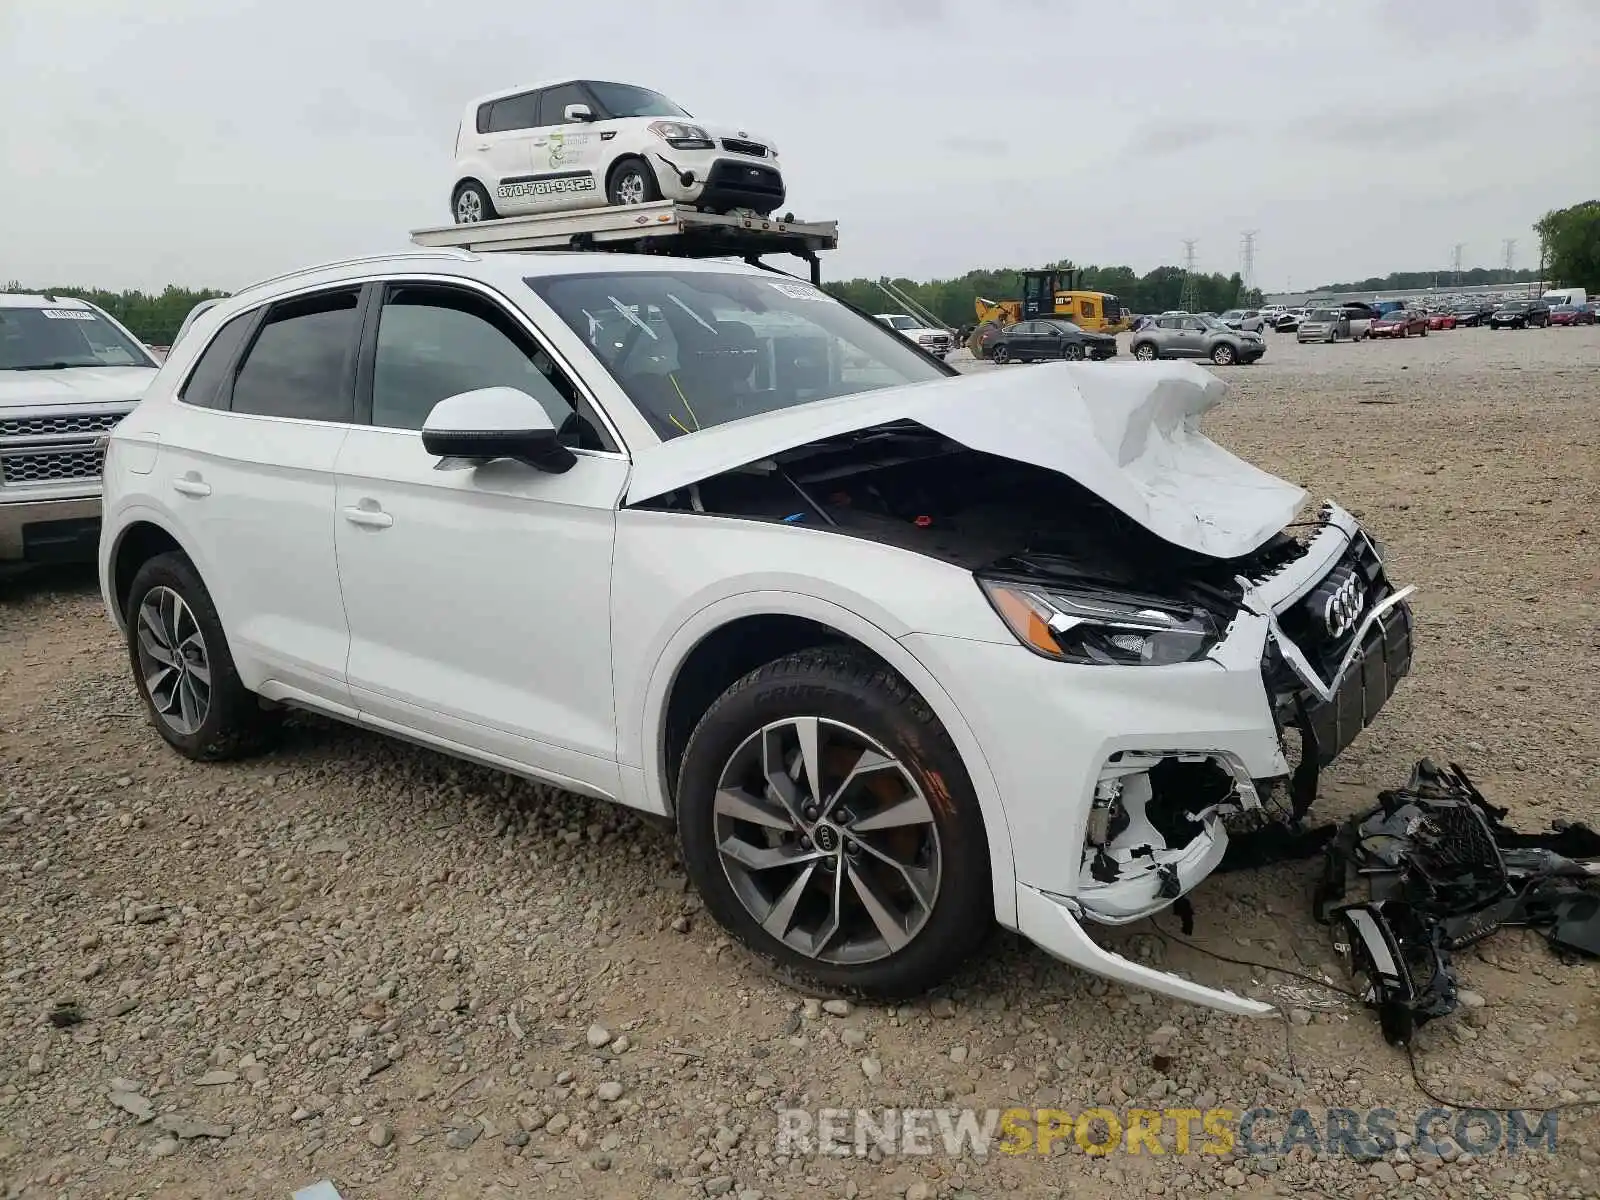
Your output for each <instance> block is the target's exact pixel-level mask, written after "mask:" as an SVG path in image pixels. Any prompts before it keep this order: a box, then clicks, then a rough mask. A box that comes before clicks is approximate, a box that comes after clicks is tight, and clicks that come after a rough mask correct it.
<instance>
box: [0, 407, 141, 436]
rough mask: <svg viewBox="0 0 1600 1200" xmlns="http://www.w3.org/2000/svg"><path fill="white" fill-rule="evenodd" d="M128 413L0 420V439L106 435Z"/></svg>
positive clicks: (68, 414)
mask: <svg viewBox="0 0 1600 1200" xmlns="http://www.w3.org/2000/svg"><path fill="white" fill-rule="evenodd" d="M126 415H127V414H126V413H63V414H62V415H60V416H57V417H7V418H4V419H0V438H22V437H40V436H42V435H46V434H52V433H106V432H109V431H110V430H112V429H115V428H116V425H117V422H118V421H120V420H122V418H123V417H124V416H126Z"/></svg>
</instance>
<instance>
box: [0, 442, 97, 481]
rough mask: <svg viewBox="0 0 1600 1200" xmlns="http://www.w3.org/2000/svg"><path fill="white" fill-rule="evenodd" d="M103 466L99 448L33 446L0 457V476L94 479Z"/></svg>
mask: <svg viewBox="0 0 1600 1200" xmlns="http://www.w3.org/2000/svg"><path fill="white" fill-rule="evenodd" d="M104 466H105V452H104V451H103V450H35V451H30V452H28V453H25V454H12V455H8V456H7V457H5V458H0V479H4V481H5V482H6V483H8V484H19V483H56V482H58V481H61V480H67V479H98V478H99V477H100V472H101V468H102V467H104Z"/></svg>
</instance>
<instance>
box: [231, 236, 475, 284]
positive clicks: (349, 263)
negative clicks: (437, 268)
mask: <svg viewBox="0 0 1600 1200" xmlns="http://www.w3.org/2000/svg"><path fill="white" fill-rule="evenodd" d="M408 258H454V259H456V260H458V261H461V262H477V261H478V256H477V255H476V254H474V253H472V251H470V250H463V249H460V248H459V247H456V246H441V247H438V248H437V249H429V250H423V249H420V248H419V249H416V250H408V251H405V252H404V253H400V254H395V253H390V254H364V255H362V256H360V257H359V258H341V259H339V260H338V261H337V262H325V263H318V264H317V265H316V266H314V267H301V268H300V269H299V270H296V271H285V272H284V273H283V274H282V275H269V276H268V277H267V278H265V279H258V280H256V281H255V282H254V283H252V284H249V285H247V286H245V287H242V288H240V289H239V290H238V291H236V292H234V293H233V294H234V295H235V296H239V295H243V294H244V293H245V292H253V291H255V290H256V289H257V288H262V287H266V286H267V284H269V283H281V282H283V281H284V280H285V279H293V278H295V277H296V276H297V275H315V274H316V273H317V272H318V271H327V270H331V269H332V268H334V267H355V266H360V265H361V264H363V263H378V262H394V261H396V260H404V259H408Z"/></svg>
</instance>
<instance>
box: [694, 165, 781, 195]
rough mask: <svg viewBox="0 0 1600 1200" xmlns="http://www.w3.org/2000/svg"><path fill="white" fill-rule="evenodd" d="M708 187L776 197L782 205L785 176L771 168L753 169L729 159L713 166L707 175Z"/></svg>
mask: <svg viewBox="0 0 1600 1200" xmlns="http://www.w3.org/2000/svg"><path fill="white" fill-rule="evenodd" d="M706 187H708V188H710V189H712V190H718V189H727V190H728V191H729V192H733V193H743V194H745V195H753V196H774V197H777V198H778V200H779V202H780V203H781V202H782V198H783V176H781V175H779V174H778V173H777V172H776V171H774V170H773V169H772V168H771V167H751V166H746V165H745V164H744V163H736V162H730V161H728V160H727V159H723V160H722V161H720V162H717V163H713V164H712V167H711V170H710V171H708V172H707V173H706Z"/></svg>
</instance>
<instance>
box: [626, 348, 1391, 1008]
mask: <svg viewBox="0 0 1600 1200" xmlns="http://www.w3.org/2000/svg"><path fill="white" fill-rule="evenodd" d="M1049 370H1051V369H1050V368H1041V369H1040V371H1039V372H1038V373H1035V374H1034V375H1033V376H1032V377H1033V378H1034V379H1046V378H1054V376H1047V375H1045V374H1044V372H1045V371H1049ZM1103 370H1105V369H1103V368H1097V369H1096V373H1094V374H1083V375H1081V376H1078V377H1075V378H1078V379H1080V380H1081V381H1082V382H1081V383H1080V384H1079V391H1080V392H1082V393H1083V396H1081V397H1077V398H1076V399H1075V398H1074V397H1073V396H1072V395H1070V394H1068V395H1064V396H1061V397H1054V396H1050V395H1048V394H1047V393H1042V389H1040V388H1038V387H1037V385H1035V386H1034V387H1033V388H1032V389H1031V390H1030V389H1024V388H1023V387H1022V385H1020V384H1013V383H1009V382H1007V383H1004V384H1000V383H991V382H989V381H988V380H987V378H985V380H984V381H983V382H982V383H981V386H980V382H979V381H978V380H971V381H956V382H957V384H958V385H959V386H962V387H966V386H968V385H970V388H971V391H970V394H969V395H967V397H966V399H965V400H962V399H961V398H960V396H959V395H957V394H955V393H953V392H951V391H950V390H949V389H947V388H946V386H945V385H943V384H934V385H925V386H926V388H927V389H928V390H927V392H926V394H925V395H923V396H922V398H921V399H918V398H917V397H913V396H910V395H909V394H908V395H906V396H903V397H882V396H880V397H878V398H877V399H870V398H869V399H865V400H862V401H861V402H860V403H862V404H863V405H867V406H875V407H874V411H875V412H876V414H877V418H878V419H876V420H875V421H873V422H872V423H870V424H865V425H863V426H860V427H849V428H846V427H845V418H844V417H843V416H842V415H838V414H834V413H833V411H832V410H828V413H827V414H818V417H817V420H816V422H815V423H814V424H813V425H812V426H811V427H810V432H809V435H808V436H804V437H802V436H800V435H799V433H798V430H799V429H800V428H801V426H800V425H799V424H798V418H796V417H794V416H792V415H791V414H782V415H780V416H775V417H770V418H769V417H759V418H754V419H753V421H754V424H752V425H750V426H746V427H745V428H742V429H741V428H737V426H739V425H741V424H743V423H735V424H734V425H733V426H729V427H726V428H727V432H726V434H725V437H726V439H727V441H726V444H720V445H719V444H715V443H713V444H711V445H710V446H708V447H703V448H696V447H695V446H694V444H693V443H694V442H695V440H696V439H697V438H699V437H702V436H705V435H699V434H697V435H693V436H691V437H684V438H679V439H675V441H674V442H673V443H670V444H669V445H668V446H666V447H663V448H662V454H661V456H659V457H658V458H657V461H656V462H655V463H653V464H646V469H645V470H643V471H641V472H639V473H638V474H636V477H635V479H634V483H633V485H632V486H631V487H630V495H629V498H628V504H629V506H630V507H635V508H646V509H654V510H666V511H672V512H677V513H681V514H690V513H693V514H704V515H706V516H717V517H726V518H733V519H738V520H742V521H758V522H770V523H775V524H783V525H788V526H796V527H800V528H804V529H811V530H819V531H826V532H827V533H828V534H830V535H837V536H841V537H848V538H858V539H864V540H867V541H871V542H875V543H878V544H881V545H886V546H892V547H896V548H899V549H903V550H908V551H912V552H914V553H917V554H920V555H924V556H927V557H930V558H933V559H937V560H940V561H942V562H945V563H949V564H951V565H953V566H955V567H958V568H960V569H961V570H962V571H963V572H966V573H967V575H968V581H967V583H966V586H969V587H971V586H972V585H973V584H975V585H976V586H975V587H973V596H974V598H975V599H976V598H977V597H979V596H981V597H982V599H983V600H986V601H987V603H988V606H989V607H990V608H991V609H992V610H993V612H994V614H995V615H996V616H997V617H998V618H999V620H1000V622H1001V623H1002V624H1003V626H1004V630H1005V631H1009V634H1010V635H1011V636H1010V638H1006V637H1004V636H1001V634H1002V631H1000V630H996V631H995V634H994V635H989V634H987V633H985V632H984V631H983V630H981V629H980V630H979V631H978V632H977V633H976V634H974V633H973V629H975V628H977V626H976V624H975V623H974V624H971V625H968V626H966V627H964V628H963V630H962V631H961V632H959V633H954V632H953V633H950V634H946V633H944V632H943V631H941V630H938V629H929V630H921V629H918V630H916V631H915V632H914V633H912V634H910V635H906V636H905V637H903V638H902V641H903V643H904V644H905V645H906V648H907V649H908V650H910V651H911V652H912V653H913V654H914V655H915V656H917V657H918V659H919V661H921V662H922V664H923V665H924V666H925V667H926V668H927V670H928V671H929V672H930V673H931V674H932V675H933V676H934V677H935V678H936V679H938V680H939V682H940V684H941V685H942V686H943V687H944V688H945V689H946V690H947V691H948V692H949V693H950V694H951V695H952V697H953V698H954V699H955V701H956V703H957V704H958V705H959V707H960V709H961V712H962V714H963V716H964V717H965V718H966V719H967V720H968V721H969V722H970V723H971V725H972V726H973V731H974V733H975V735H976V736H977V738H978V740H979V742H980V744H981V746H982V748H983V753H984V754H985V756H986V757H987V758H989V759H990V761H991V762H992V763H1000V764H1002V767H1001V770H1000V771H999V772H998V773H999V774H1001V775H1003V776H1004V781H1003V783H1002V784H1001V792H1002V800H1003V803H1004V804H1005V808H1006V814H1007V820H1008V823H1009V824H1010V832H1011V839H1012V847H1013V856H1014V861H1015V868H1016V883H1017V928H1018V929H1019V930H1020V931H1021V932H1022V933H1024V935H1026V936H1028V937H1029V938H1031V939H1032V940H1033V941H1035V942H1036V943H1038V944H1039V945H1041V946H1042V947H1044V948H1045V949H1046V950H1047V951H1049V952H1050V953H1052V954H1054V955H1056V956H1057V957H1059V958H1062V959H1064V960H1066V961H1068V962H1071V963H1073V964H1074V965H1077V966H1080V967H1083V968H1085V969H1088V970H1091V971H1095V972H1097V973H1099V974H1102V975H1105V976H1108V977H1110V978H1113V979H1117V980H1120V981H1122V982H1124V983H1127V984H1130V985H1132V986H1138V987H1145V988H1149V989H1151V990H1153V991H1157V992H1161V993H1164V994H1167V995H1171V996H1175V997H1179V998H1182V999H1186V1000H1190V1001H1194V1002H1196V1003H1201V1004H1206V1005H1209V1006H1212V1007H1216V1008H1220V1009H1223V1010H1225V1011H1229V1012H1235V1013H1240V1014H1246V1015H1261V1014H1264V1013H1266V1012H1270V1011H1272V1010H1271V1008H1270V1006H1268V1005H1266V1004H1263V1003H1261V1002H1260V1001H1256V1000H1251V999H1248V998H1245V997H1241V996H1237V995H1235V994H1233V993H1231V992H1226V991H1222V990H1220V989H1215V988H1209V987H1206V986H1204V985H1201V984H1198V983H1195V982H1193V981H1190V980H1186V979H1182V978H1180V977H1178V976H1176V975H1173V974H1170V973H1167V972H1162V971H1156V970H1153V969H1151V968H1149V967H1147V966H1144V965H1143V964H1138V963H1134V962H1131V961H1130V960H1127V959H1125V958H1122V957H1121V956H1119V955H1117V954H1115V953H1113V952H1112V951H1109V950H1107V949H1105V948H1103V947H1101V946H1099V945H1098V944H1097V943H1095V942H1094V940H1093V939H1091V938H1090V937H1089V936H1088V934H1087V933H1086V932H1085V927H1086V926H1087V925H1088V924H1108V925H1121V924H1126V923H1129V922H1132V921H1136V920H1139V919H1141V918H1144V917H1148V916H1150V915H1152V914H1155V913H1158V912H1161V911H1163V910H1164V909H1166V908H1168V907H1175V909H1176V911H1177V912H1178V913H1179V914H1180V916H1182V917H1183V918H1184V919H1185V921H1186V922H1187V920H1188V917H1189V912H1188V902H1187V896H1188V893H1189V892H1190V891H1191V890H1192V889H1193V888H1194V887H1195V886H1196V885H1198V884H1199V883H1200V882H1201V881H1202V880H1204V879H1205V878H1206V877H1207V876H1208V875H1210V874H1211V873H1212V872H1213V871H1215V870H1217V869H1218V868H1219V866H1221V865H1223V862H1224V859H1225V858H1227V857H1228V856H1229V852H1230V846H1238V845H1240V844H1241V843H1242V842H1243V838H1241V837H1239V836H1238V835H1239V833H1240V832H1245V833H1249V832H1250V831H1252V830H1253V829H1254V827H1257V826H1264V825H1266V824H1267V823H1268V822H1269V821H1271V820H1273V819H1276V818H1280V817H1281V818H1286V819H1291V820H1292V819H1294V818H1298V817H1299V816H1300V815H1302V814H1303V813H1304V812H1305V810H1306V808H1307V807H1308V806H1309V805H1310V803H1311V801H1312V799H1313V798H1314V797H1315V794H1316V788H1317V782H1318V777H1319V774H1320V772H1321V770H1322V769H1323V768H1324V767H1325V766H1326V765H1327V764H1328V763H1329V762H1331V761H1332V760H1333V758H1334V757H1335V756H1336V755H1337V754H1339V753H1340V752H1341V751H1342V750H1343V749H1344V748H1345V747H1346V746H1347V745H1349V744H1350V742H1351V741H1352V740H1354V738H1355V737H1356V736H1357V735H1358V734H1359V733H1360V732H1361V730H1362V729H1363V728H1365V727H1366V725H1367V724H1369V723H1370V722H1371V721H1372V719H1373V718H1374V717H1375V716H1376V715H1377V713H1378V711H1379V709H1380V708H1381V707H1382V706H1383V705H1384V703H1385V702H1386V701H1387V700H1388V698H1389V696H1390V695H1391V694H1392V693H1393V692H1394V690H1395V688H1396V687H1397V685H1398V683H1399V681H1400V680H1401V678H1403V677H1404V676H1405V675H1406V673H1407V672H1408V671H1409V669H1410V664H1411V654H1412V618H1411V612H1410V608H1409V606H1408V604H1407V598H1408V597H1409V595H1410V593H1411V589H1410V588H1404V589H1400V588H1396V587H1395V586H1394V585H1393V584H1392V583H1391V581H1390V580H1389V578H1388V576H1387V572H1386V570H1385V566H1384V561H1383V548H1382V546H1381V544H1379V543H1378V542H1376V541H1375V540H1373V539H1372V538H1370V537H1368V536H1367V534H1366V533H1365V532H1364V531H1363V530H1362V529H1361V527H1360V525H1359V523H1358V522H1357V521H1356V519H1355V518H1354V517H1353V516H1352V515H1351V514H1350V513H1348V512H1346V511H1345V510H1343V509H1341V508H1339V507H1338V506H1337V505H1334V504H1331V503H1330V504H1327V505H1325V506H1324V507H1323V508H1322V509H1321V511H1320V512H1318V513H1316V514H1315V516H1314V518H1313V519H1312V520H1311V521H1309V522H1306V523H1304V524H1302V525H1295V524H1293V523H1292V522H1293V519H1294V516H1295V514H1296V512H1297V511H1298V510H1299V509H1300V507H1301V506H1302V504H1303V501H1304V493H1303V492H1301V491H1300V490H1299V489H1297V488H1294V487H1293V486H1292V485H1288V484H1286V483H1284V482H1283V481H1282V480H1277V479H1275V478H1273V477H1271V476H1268V475H1266V474H1265V473H1263V472H1259V471H1257V470H1256V469H1255V468H1252V467H1249V466H1248V464H1242V463H1239V462H1238V460H1236V459H1233V458H1232V456H1231V455H1228V454H1227V453H1226V452H1225V451H1223V450H1222V449H1221V448H1220V447H1218V446H1216V445H1215V444H1214V443H1211V442H1209V441H1207V440H1206V439H1205V438H1203V437H1202V436H1201V435H1200V434H1199V433H1198V430H1197V428H1196V427H1195V425H1194V421H1195V419H1196V417H1197V416H1198V414H1199V413H1200V412H1203V411H1204V410H1205V409H1206V408H1208V407H1210V404H1211V403H1214V402H1215V399H1216V396H1215V392H1214V380H1210V377H1205V378H1206V380H1207V382H1197V381H1195V380H1193V379H1191V378H1190V377H1189V376H1188V375H1187V374H1185V373H1183V372H1163V373H1161V374H1159V375H1158V376H1151V377H1150V380H1151V382H1138V381H1136V380H1135V378H1134V376H1133V375H1131V374H1130V375H1127V376H1125V377H1122V378H1120V379H1119V378H1117V377H1116V373H1115V372H1114V371H1108V372H1107V373H1105V374H1101V373H1099V372H1100V371H1103ZM1199 374H1203V373H1199ZM1018 378H1020V376H1019V377H1018ZM1061 378H1067V377H1066V376H1061ZM1106 381H1110V383H1107V382H1106ZM1091 383H1092V384H1093V386H1089V385H1090V384H1091ZM1111 384H1115V387H1112V386H1111ZM1135 385H1137V386H1135ZM1101 387H1104V388H1105V389H1106V390H1105V391H1104V393H1103V394H1099V395H1091V394H1090V393H1093V392H1094V391H1095V389H1096V388H1101ZM919 394H920V393H919ZM1041 394H1044V395H1045V399H1043V400H1041V399H1040V395H1041ZM1082 400H1088V401H1092V402H1093V403H1082V402H1080V401H1082ZM986 404H987V405H989V406H990V407H988V408H987V409H986V408H985V407H984V406H985V405H986ZM1008 421H1009V424H1007V422H1008ZM780 424H781V428H780V427H779V426H780ZM791 426H792V427H793V428H791ZM1031 435H1032V436H1031ZM710 436H711V437H713V438H714V437H716V436H717V431H712V432H711V434H710ZM786 439H787V440H786ZM712 468H714V469H712ZM1263 530H1265V532H1262V531H1263ZM795 549H796V551H797V552H799V553H802V554H803V553H804V547H803V546H801V545H799V544H796V547H795ZM952 578H953V579H954V578H955V576H952ZM1019 645H1020V646H1021V647H1022V648H1024V649H1026V650H1027V651H1029V652H1030V653H1029V654H1025V655H1019V654H1018V652H1017V647H1018V646H1019ZM1019 694H1021V695H1026V696H1028V698H1029V699H1028V702H1027V703H1026V704H1017V703H1015V702H1014V697H1016V696H1017V695H1019ZM1002 714H1003V715H1002Z"/></svg>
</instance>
